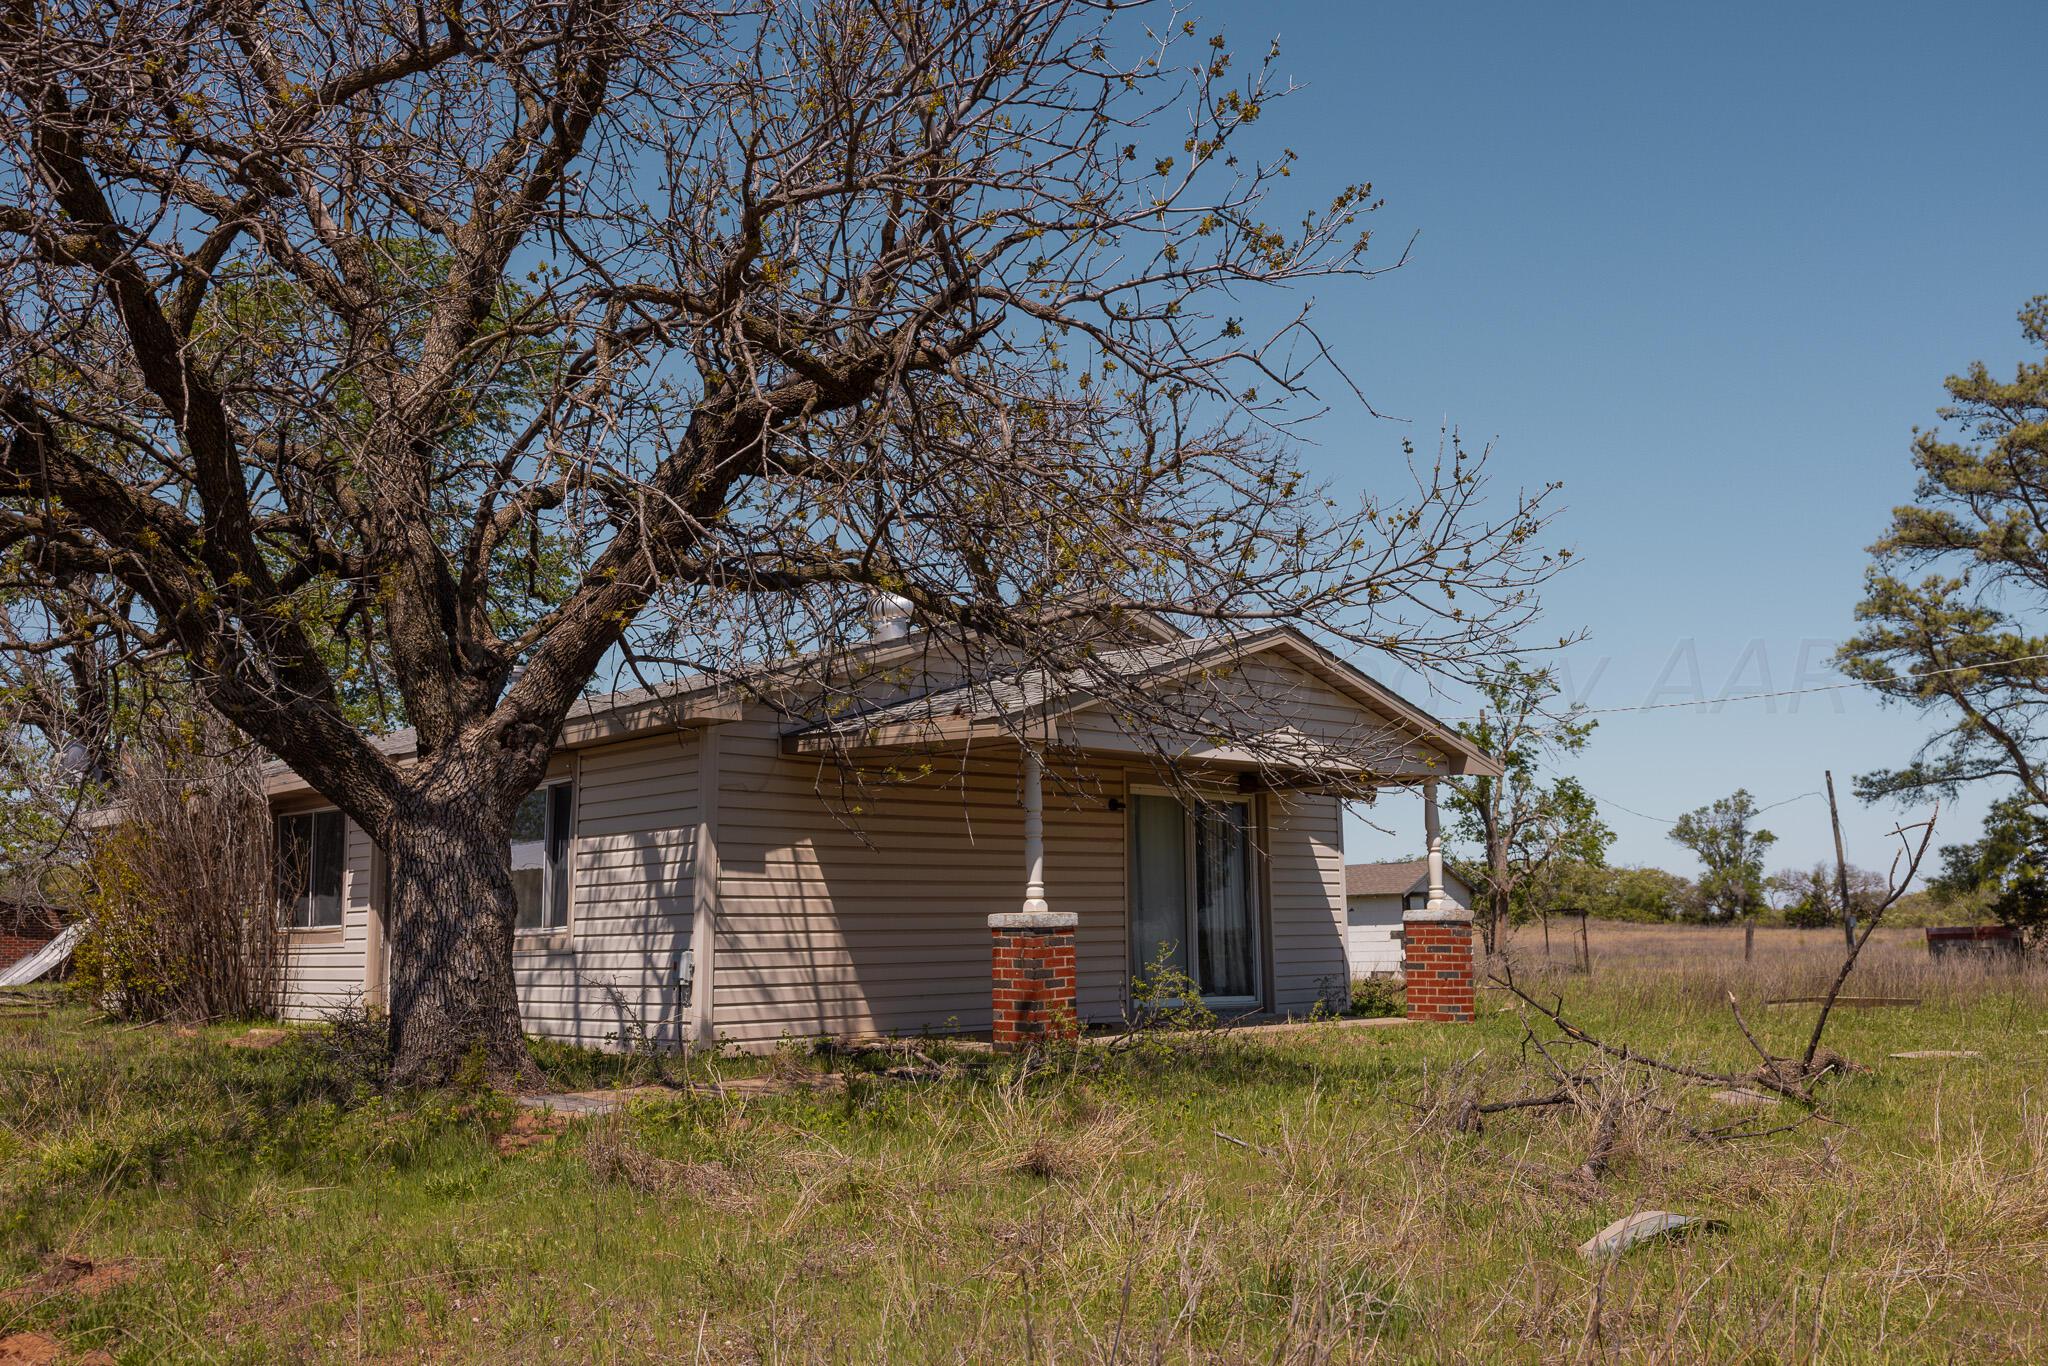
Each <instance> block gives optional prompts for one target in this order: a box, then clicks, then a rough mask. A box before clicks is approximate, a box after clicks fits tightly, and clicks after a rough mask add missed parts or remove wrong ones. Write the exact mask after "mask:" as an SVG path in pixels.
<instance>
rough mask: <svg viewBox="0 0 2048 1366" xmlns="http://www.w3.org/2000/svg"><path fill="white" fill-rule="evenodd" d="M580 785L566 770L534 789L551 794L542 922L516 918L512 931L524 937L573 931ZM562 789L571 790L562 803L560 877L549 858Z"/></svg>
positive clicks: (545, 832)
mask: <svg viewBox="0 0 2048 1366" xmlns="http://www.w3.org/2000/svg"><path fill="white" fill-rule="evenodd" d="M578 786H579V785H578V783H577V781H576V774H574V773H566V774H563V775H562V776H561V777H558V778H549V779H548V780H547V781H545V782H543V783H541V784H540V785H539V786H537V787H535V788H534V789H533V790H534V792H540V793H545V794H547V808H546V815H545V818H544V822H543V824H542V827H541V837H540V846H541V923H540V924H538V925H520V924H518V923H517V922H516V921H515V922H514V924H513V926H512V932H513V934H514V935H515V936H517V937H519V938H520V939H523V940H529V941H530V940H539V939H553V938H559V937H562V936H566V935H567V934H568V933H569V922H570V919H571V916H572V913H573V912H574V910H575V908H576V816H577V811H576V804H577V802H578V801H580V800H581V799H582V794H581V793H580V792H579V791H578V790H577V789H578ZM560 788H567V789H568V790H569V798H568V801H567V802H565V803H562V804H561V807H560V808H559V809H560V810H561V812H562V816H561V818H562V820H563V821H564V822H565V823H566V824H567V826H568V829H567V830H565V831H563V832H561V846H562V866H561V873H560V875H559V876H557V875H556V871H555V869H554V867H553V866H552V865H551V864H550V863H549V862H548V859H549V857H550V849H551V846H552V845H553V844H554V843H555V841H554V839H553V838H551V837H552V836H553V835H554V833H555V831H554V829H553V825H554V821H555V817H556V812H557V810H558V807H557V804H556V801H555V796H554V794H555V792H556V790H557V789H560ZM529 795H530V794H529ZM522 800H524V799H522ZM558 893H559V895H560V897H561V905H559V906H557V905H555V904H554V903H555V898H556V896H557V894H558Z"/></svg>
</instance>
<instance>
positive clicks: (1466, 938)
mask: <svg viewBox="0 0 2048 1366" xmlns="http://www.w3.org/2000/svg"><path fill="white" fill-rule="evenodd" d="M1401 942H1402V944H1403V946H1404V952H1405V956H1406V959H1407V961H1406V963H1404V964H1403V967H1404V969H1405V972H1406V975H1407V979H1408V1018H1409V1019H1411V1020H1434V1021H1438V1022H1444V1023H1449V1022H1462V1021H1467V1020H1470V1019H1471V1018H1472V926H1471V925H1470V924H1467V923H1463V922H1460V921H1455V920H1450V921H1444V920H1410V921H1406V922H1404V923H1403V924H1402V926H1401Z"/></svg>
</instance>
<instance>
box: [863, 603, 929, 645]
mask: <svg viewBox="0 0 2048 1366" xmlns="http://www.w3.org/2000/svg"><path fill="white" fill-rule="evenodd" d="M916 610H917V609H916V608H914V607H912V606H911V605H910V601H909V599H907V598H899V597H897V596H896V595H895V594H894V593H877V594H875V595H874V596H873V597H872V598H869V599H868V637H869V638H870V639H872V640H901V639H903V638H904V637H905V636H907V635H909V634H910V627H911V621H912V614H913V613H914V612H915V611H916Z"/></svg>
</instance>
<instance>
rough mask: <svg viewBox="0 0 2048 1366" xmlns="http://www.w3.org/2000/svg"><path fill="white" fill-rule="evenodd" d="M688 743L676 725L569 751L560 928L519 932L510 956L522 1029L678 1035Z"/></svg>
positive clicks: (693, 794) (599, 1036)
mask: <svg viewBox="0 0 2048 1366" xmlns="http://www.w3.org/2000/svg"><path fill="white" fill-rule="evenodd" d="M697 749H698V739H697V736H696V734H695V732H693V731H679V732H675V733H672V734H669V735H662V736H657V737H654V738H652V739H647V740H634V741H627V742H623V743H620V744H615V745H604V746H599V747H595V748H592V749H587V750H581V751H578V752H577V753H576V755H575V756H574V757H573V761H572V764H571V766H570V768H569V770H568V771H573V773H574V776H575V779H576V809H575V835H574V839H573V840H572V842H571V847H570V856H571V859H572V862H571V864H570V885H569V896H570V909H569V933H568V935H567V937H566V939H565V940H564V939H562V938H559V937H558V938H556V939H553V940H534V939H529V940H526V941H525V943H524V944H523V945H522V946H521V947H519V948H518V949H517V951H516V956H515V958H514V960H513V973H514V976H515V977H516V978H517V979H518V983H519V1009H520V1015H521V1017H522V1018H523V1019H524V1021H525V1024H526V1028H527V1031H528V1032H529V1033H533V1034H541V1035H546V1036H548V1037H551V1038H557V1039H563V1040H567V1041H569V1042H572V1043H580V1044H584V1045H586V1046H589V1047H620V1046H623V1045H626V1044H630V1043H632V1042H633V1041H634V1039H635V1037H636V1036H640V1035H644V1036H645V1038H646V1039H647V1041H648V1042H651V1043H655V1044H661V1045H673V1044H675V1043H677V1042H679V1041H680V1040H681V1038H682V1031H683V1023H684V1009H683V1002H682V999H681V995H680V992H679V991H678V989H677V986H676V963H677V959H678V957H679V956H680V955H681V954H682V953H683V952H684V951H685V950H687V949H688V948H689V947H690V894H691V858H690V846H691V841H692V839H693V838H694V836H695V833H696V830H695V827H696V820H697ZM558 762H559V761H558ZM539 944H545V945H547V946H546V947H537V946H536V945H539Z"/></svg>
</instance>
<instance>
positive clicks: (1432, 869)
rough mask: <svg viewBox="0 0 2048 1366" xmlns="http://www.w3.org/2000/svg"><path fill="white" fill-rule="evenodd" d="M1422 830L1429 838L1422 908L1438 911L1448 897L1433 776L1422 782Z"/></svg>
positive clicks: (1442, 907)
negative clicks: (1426, 893) (1426, 886)
mask: <svg viewBox="0 0 2048 1366" xmlns="http://www.w3.org/2000/svg"><path fill="white" fill-rule="evenodd" d="M1422 830H1423V833H1424V834H1425V835H1426V836H1428V838H1429V900H1428V902H1427V904H1426V905H1425V907H1424V909H1426V910H1430V911H1439V912H1440V911H1442V910H1443V909H1444V907H1445V905H1446V904H1448V901H1449V899H1448V898H1447V897H1445V896H1444V831H1443V819H1442V817H1440V816H1439V815H1438V814H1437V809H1436V779H1434V778H1429V779H1426V780H1424V782H1423V784H1422Z"/></svg>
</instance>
